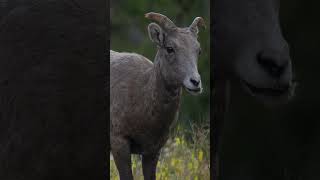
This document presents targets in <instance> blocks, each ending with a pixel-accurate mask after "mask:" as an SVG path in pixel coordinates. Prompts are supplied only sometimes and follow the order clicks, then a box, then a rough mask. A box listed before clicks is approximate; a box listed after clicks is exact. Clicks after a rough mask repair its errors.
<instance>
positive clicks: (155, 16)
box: [144, 12, 176, 30]
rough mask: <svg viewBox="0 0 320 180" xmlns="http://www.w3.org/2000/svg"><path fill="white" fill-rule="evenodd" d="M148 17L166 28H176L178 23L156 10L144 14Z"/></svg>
mask: <svg viewBox="0 0 320 180" xmlns="http://www.w3.org/2000/svg"><path fill="white" fill-rule="evenodd" d="M144 16H145V17H146V18H148V19H150V20H153V21H155V22H157V23H159V25H160V26H161V27H163V28H164V29H166V30H174V29H176V25H175V24H174V23H173V22H172V21H171V20H170V19H169V18H168V17H167V16H165V15H162V14H159V13H154V12H149V13H147V14H145V15H144Z"/></svg>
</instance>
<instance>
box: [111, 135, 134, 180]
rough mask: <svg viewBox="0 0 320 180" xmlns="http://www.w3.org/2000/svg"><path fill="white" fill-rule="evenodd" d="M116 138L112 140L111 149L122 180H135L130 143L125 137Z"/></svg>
mask: <svg viewBox="0 0 320 180" xmlns="http://www.w3.org/2000/svg"><path fill="white" fill-rule="evenodd" d="M115 139H116V140H111V141H112V143H111V144H112V145H111V146H112V147H111V151H112V155H113V159H114V162H115V164H116V166H117V169H118V172H119V175H120V180H133V176H132V170H131V152H130V143H129V141H128V140H126V139H124V138H115Z"/></svg>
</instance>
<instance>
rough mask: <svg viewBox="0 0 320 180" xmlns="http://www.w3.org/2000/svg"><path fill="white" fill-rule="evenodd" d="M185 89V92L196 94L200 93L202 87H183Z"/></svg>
mask: <svg viewBox="0 0 320 180" xmlns="http://www.w3.org/2000/svg"><path fill="white" fill-rule="evenodd" d="M185 89H186V90H187V92H189V93H190V94H194V95H197V94H201V93H202V88H201V87H199V88H194V89H191V88H187V87H185Z"/></svg>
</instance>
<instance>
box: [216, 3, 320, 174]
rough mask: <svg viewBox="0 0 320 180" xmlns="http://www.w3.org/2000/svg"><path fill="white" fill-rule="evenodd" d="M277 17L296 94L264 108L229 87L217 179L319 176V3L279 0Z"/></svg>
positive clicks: (238, 90) (239, 91) (240, 91)
mask: <svg viewBox="0 0 320 180" xmlns="http://www.w3.org/2000/svg"><path fill="white" fill-rule="evenodd" d="M280 15H281V25H282V31H283V34H284V36H285V38H286V39H287V41H288V43H289V45H290V49H291V57H292V62H293V68H294V76H295V79H296V80H297V81H298V83H299V85H298V87H297V91H296V96H295V97H294V99H293V100H292V101H291V102H290V103H289V104H287V105H285V106H281V107H273V108H267V107H264V106H262V105H261V104H260V103H258V102H256V101H255V100H254V99H253V98H252V97H249V96H248V95H247V94H245V93H243V92H242V90H240V89H234V90H232V94H231V103H230V109H229V110H230V111H229V113H228V115H227V116H228V117H227V120H226V123H225V125H226V126H225V129H224V135H223V136H224V137H223V138H224V140H223V148H222V149H221V163H222V164H221V168H224V169H221V171H222V172H223V173H222V174H221V179H237V180H241V179H245V180H251V179H252V180H261V179H284V180H296V179H297V180H318V179H320V116H319V109H320V94H319V92H320V85H319V81H320V71H319V67H320V54H319V49H320V44H319V43H320V35H319V32H320V21H319V19H320V14H319V3H318V1H316V0H309V1H302V0H282V1H281V10H280ZM213 102H214V100H213ZM213 148H214V147H213Z"/></svg>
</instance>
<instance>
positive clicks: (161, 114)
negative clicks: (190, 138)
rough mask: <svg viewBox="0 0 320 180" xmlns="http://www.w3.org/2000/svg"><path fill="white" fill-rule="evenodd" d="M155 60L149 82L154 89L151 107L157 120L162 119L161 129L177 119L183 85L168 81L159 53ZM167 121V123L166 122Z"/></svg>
mask: <svg viewBox="0 0 320 180" xmlns="http://www.w3.org/2000/svg"><path fill="white" fill-rule="evenodd" d="M155 58H156V59H155V61H154V66H153V69H152V72H151V76H150V79H149V83H152V86H150V87H153V89H152V90H151V91H152V93H151V98H152V99H151V101H149V102H151V103H152V104H151V107H152V111H153V112H154V113H153V116H154V117H155V120H160V121H162V122H161V123H156V124H158V126H159V124H161V126H162V127H159V128H161V129H165V128H168V126H170V125H171V123H172V121H173V120H174V119H175V116H176V114H177V111H178V109H179V102H180V96H181V87H180V86H177V85H172V84H171V83H170V82H167V81H166V79H165V78H164V77H163V75H162V73H161V68H163V67H161V66H160V61H161V60H163V59H157V58H161V56H160V55H159V53H157V55H156V57H155ZM164 121H165V123H164Z"/></svg>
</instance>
